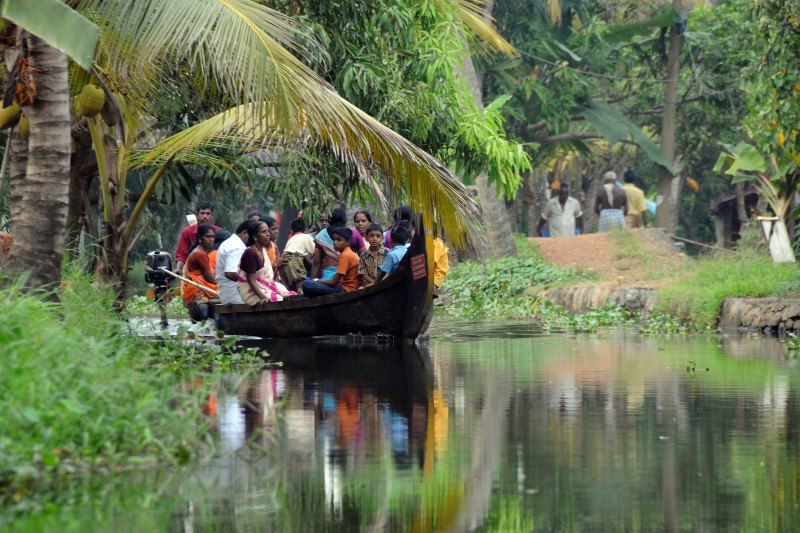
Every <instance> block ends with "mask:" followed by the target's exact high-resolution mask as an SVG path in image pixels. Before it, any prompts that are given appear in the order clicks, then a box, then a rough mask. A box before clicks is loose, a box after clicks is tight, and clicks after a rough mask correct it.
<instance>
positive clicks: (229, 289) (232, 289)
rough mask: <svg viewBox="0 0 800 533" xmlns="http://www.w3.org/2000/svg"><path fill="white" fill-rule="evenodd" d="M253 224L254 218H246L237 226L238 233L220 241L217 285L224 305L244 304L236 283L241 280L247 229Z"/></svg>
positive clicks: (220, 299)
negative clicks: (240, 264)
mask: <svg viewBox="0 0 800 533" xmlns="http://www.w3.org/2000/svg"><path fill="white" fill-rule="evenodd" d="M252 224H255V222H253V221H252V220H249V219H248V220H245V221H244V222H242V223H241V224H239V227H238V228H236V233H234V234H233V235H231V236H230V237H229V238H228V239H226V240H225V241H223V242H222V243H220V246H219V250H217V268H216V273H217V287H219V301H220V302H222V304H223V305H227V304H243V303H244V301H243V300H242V297H241V296H239V291H238V290H236V283H237V282H238V281H239V261H241V259H242V254H243V253H244V251H245V250H247V245H246V244H245V242H247V239H248V237H247V230H248V228H250V226H251V225H252Z"/></svg>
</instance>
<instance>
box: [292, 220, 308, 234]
mask: <svg viewBox="0 0 800 533" xmlns="http://www.w3.org/2000/svg"><path fill="white" fill-rule="evenodd" d="M289 230H290V231H291V232H292V233H303V232H305V231H306V221H305V220H303V219H302V218H299V217H298V218H296V219H294V220H292V221H291V222H290V223H289Z"/></svg>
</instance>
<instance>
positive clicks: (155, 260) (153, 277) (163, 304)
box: [144, 250, 172, 327]
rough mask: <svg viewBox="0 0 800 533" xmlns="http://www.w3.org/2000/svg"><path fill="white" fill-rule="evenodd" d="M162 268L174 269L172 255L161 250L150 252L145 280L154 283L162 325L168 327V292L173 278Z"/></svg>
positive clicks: (145, 270) (145, 268) (145, 269)
mask: <svg viewBox="0 0 800 533" xmlns="http://www.w3.org/2000/svg"><path fill="white" fill-rule="evenodd" d="M162 269H167V270H172V257H170V255H169V254H168V253H167V252H162V251H161V250H153V251H152V252H149V253H148V254H147V263H146V264H145V267H144V280H145V281H146V282H147V283H152V284H153V289H154V290H153V292H154V293H155V300H156V305H157V306H158V311H159V313H160V314H161V326H162V327H167V293H168V292H169V283H170V281H171V279H172V278H171V277H170V275H169V274H167V273H165V272H164V271H163V270H162Z"/></svg>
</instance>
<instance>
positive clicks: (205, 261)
mask: <svg viewBox="0 0 800 533" xmlns="http://www.w3.org/2000/svg"><path fill="white" fill-rule="evenodd" d="M198 266H199V267H200V272H201V273H202V274H203V279H205V280H206V281H207V282H208V283H211V284H213V285H216V284H217V277H216V276H214V272H212V271H211V261H210V260H209V257H208V255H203V256H202V257H200V258H198Z"/></svg>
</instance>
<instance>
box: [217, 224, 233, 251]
mask: <svg viewBox="0 0 800 533" xmlns="http://www.w3.org/2000/svg"><path fill="white" fill-rule="evenodd" d="M230 236H231V232H230V231H228V230H226V229H222V228H220V229H218V230H217V232H216V233H215V234H214V250H218V249H219V247H220V245H221V244H222V243H223V242H225V241H226V240H228V238H229V237H230Z"/></svg>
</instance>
